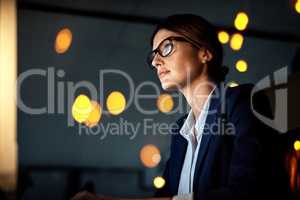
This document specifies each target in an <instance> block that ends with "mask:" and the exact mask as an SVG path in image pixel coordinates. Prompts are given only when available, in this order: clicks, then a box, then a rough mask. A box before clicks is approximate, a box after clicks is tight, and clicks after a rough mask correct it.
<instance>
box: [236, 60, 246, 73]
mask: <svg viewBox="0 0 300 200" xmlns="http://www.w3.org/2000/svg"><path fill="white" fill-rule="evenodd" d="M235 68H236V69H237V70H238V71H239V72H246V71H247V69H248V64H247V62H246V61H245V60H238V61H237V62H236V64H235Z"/></svg>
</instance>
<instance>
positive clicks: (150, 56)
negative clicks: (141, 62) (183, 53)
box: [147, 36, 203, 70]
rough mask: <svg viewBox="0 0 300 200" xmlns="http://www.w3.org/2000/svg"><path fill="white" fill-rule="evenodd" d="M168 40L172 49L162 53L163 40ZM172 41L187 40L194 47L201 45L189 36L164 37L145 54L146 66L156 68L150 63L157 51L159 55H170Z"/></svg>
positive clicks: (198, 47)
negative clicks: (164, 53) (155, 46)
mask: <svg viewBox="0 0 300 200" xmlns="http://www.w3.org/2000/svg"><path fill="white" fill-rule="evenodd" d="M167 40H169V41H170V42H171V45H172V49H171V51H170V52H169V53H167V54H166V55H163V54H162V52H161V45H162V44H164V42H165V41H167ZM173 41H179V42H187V43H190V44H191V45H193V46H194V47H196V48H197V49H200V48H201V47H202V46H203V45H202V44H199V43H198V42H195V41H194V40H192V39H190V38H186V37H182V36H170V37H167V38H166V39H164V40H163V41H161V42H160V43H159V45H158V46H157V48H156V49H154V50H152V51H150V52H149V53H148V55H147V64H148V66H149V67H150V68H151V69H152V70H153V69H156V67H155V66H153V65H152V62H153V60H154V58H155V56H156V54H157V53H158V54H159V56H161V57H163V58H165V57H168V56H169V55H171V54H172V53H173V51H174V44H173Z"/></svg>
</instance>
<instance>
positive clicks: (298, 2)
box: [295, 0, 300, 14]
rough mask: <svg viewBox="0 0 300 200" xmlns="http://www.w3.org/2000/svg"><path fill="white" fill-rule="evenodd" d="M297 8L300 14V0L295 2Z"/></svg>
mask: <svg viewBox="0 0 300 200" xmlns="http://www.w3.org/2000/svg"><path fill="white" fill-rule="evenodd" d="M295 10H296V12H297V13H299V14H300V0H298V1H297V2H296V3H295Z"/></svg>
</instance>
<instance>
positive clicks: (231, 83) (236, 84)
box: [227, 81, 239, 87]
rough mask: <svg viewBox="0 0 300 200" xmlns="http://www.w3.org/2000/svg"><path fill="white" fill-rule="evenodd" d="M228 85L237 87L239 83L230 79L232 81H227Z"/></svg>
mask: <svg viewBox="0 0 300 200" xmlns="http://www.w3.org/2000/svg"><path fill="white" fill-rule="evenodd" d="M227 85H228V87H236V86H238V85H239V84H238V83H237V82H235V81H230V82H228V83H227Z"/></svg>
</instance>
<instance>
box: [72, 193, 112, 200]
mask: <svg viewBox="0 0 300 200" xmlns="http://www.w3.org/2000/svg"><path fill="white" fill-rule="evenodd" d="M71 200H113V198H112V197H108V196H103V195H95V194H93V193H90V192H88V191H82V192H79V193H77V194H76V195H75V196H74V197H72V199H71Z"/></svg>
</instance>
